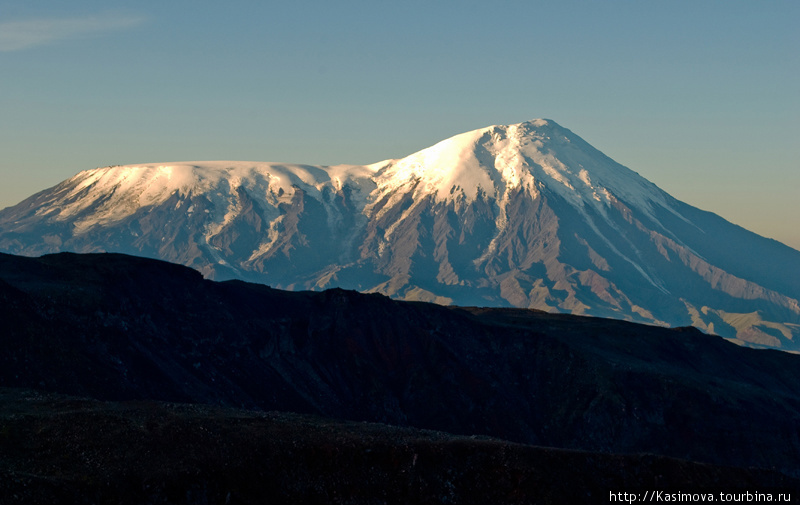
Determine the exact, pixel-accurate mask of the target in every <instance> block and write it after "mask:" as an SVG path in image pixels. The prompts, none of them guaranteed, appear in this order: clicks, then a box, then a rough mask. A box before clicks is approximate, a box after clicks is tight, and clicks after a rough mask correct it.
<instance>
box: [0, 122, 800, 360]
mask: <svg viewBox="0 0 800 505" xmlns="http://www.w3.org/2000/svg"><path fill="white" fill-rule="evenodd" d="M0 250H2V251H6V252H10V253H14V254H25V255H39V254H43V253H51V252H58V251H75V252H95V251H112V252H124V253H128V254H136V255H142V256H146V257H153V258H161V259H165V260H168V261H171V262H176V263H181V264H184V265H188V266H191V267H193V268H195V269H197V270H199V271H200V272H202V273H203V274H204V275H206V276H208V277H209V278H213V279H230V278H238V279H244V280H249V281H256V282H262V283H266V284H269V285H271V286H274V287H279V288H286V289H323V288H329V287H334V286H338V287H343V288H348V289H357V290H359V291H365V292H379V293H383V294H387V295H390V296H392V297H395V298H400V299H406V300H422V301H434V302H438V303H441V304H456V305H476V306H513V307H520V308H536V309H541V310H546V311H550V312H567V313H573V314H586V315H594V316H602V317H613V318H618V319H627V320H633V321H638V322H645V323H650V324H658V325H667V326H686V325H694V326H696V327H698V328H700V329H702V330H703V331H706V332H708V333H715V334H719V335H722V336H725V337H727V338H731V339H735V340H736V341H737V342H739V343H745V344H748V345H753V346H767V347H776V348H781V349H785V350H800V338H798V337H799V336H800V305H798V299H800V252H798V251H796V250H794V249H791V248H789V247H787V246H785V245H783V244H780V243H778V242H776V241H773V240H769V239H765V238H763V237H760V236H758V235H756V234H754V233H751V232H748V231H746V230H744V229H742V228H739V227H737V226H735V225H733V224H731V223H728V222H727V221H725V220H723V219H722V218H720V217H718V216H716V215H713V214H710V213H707V212H703V211H701V210H699V209H696V208H693V207H691V206H689V205H686V204H684V203H681V202H679V201H677V200H675V199H674V198H672V197H671V196H669V195H668V194H666V193H665V192H663V191H661V190H660V189H659V188H657V187H656V186H654V185H653V184H652V183H650V182H648V181H647V180H645V179H644V178H642V177H641V176H639V175H638V174H636V173H635V172H633V171H631V170H629V169H627V168H625V167H623V166H621V165H619V164H618V163H615V162H614V161H613V160H611V159H609V158H608V157H606V156H604V155H603V154H602V153H601V152H599V151H598V150H596V149H594V148H593V147H592V146H590V145H589V144H588V143H586V142H585V141H584V140H582V139H581V138H580V137H578V136H577V135H575V134H574V133H572V132H571V131H569V130H567V129H566V128H563V127H561V126H559V125H558V124H556V123H555V122H553V121H550V120H536V121H531V122H527V123H521V124H517V125H509V126H492V127H488V128H483V129H479V130H475V131H472V132H467V133H464V134H461V135H457V136H455V137H452V138H450V139H447V140H444V141H442V142H440V143H438V144H436V145H435V146H432V147H430V148H428V149H425V150H422V151H420V152H418V153H415V154H412V155H410V156H408V157H406V158H403V159H400V160H387V161H384V162H380V163H376V164H374V165H369V166H349V165H347V166H334V167H314V166H307V165H289V164H277V163H253V162H192V163H168V164H151V165H140V166H123V167H106V168H100V169H96V170H88V171H85V172H81V173H80V174H78V175H76V176H75V177H73V178H71V179H69V180H67V181H64V182H63V183H61V184H59V185H57V186H55V187H54V188H50V189H48V190H45V191H43V192H41V193H38V194H36V195H33V196H32V197H30V198H29V199H27V200H25V201H23V202H21V203H20V204H18V205H16V206H14V207H10V208H7V209H4V210H2V211H0Z"/></svg>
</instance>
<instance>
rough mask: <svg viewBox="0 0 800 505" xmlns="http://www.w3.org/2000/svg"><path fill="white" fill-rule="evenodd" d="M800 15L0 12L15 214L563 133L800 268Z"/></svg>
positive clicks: (693, 11)
mask: <svg viewBox="0 0 800 505" xmlns="http://www.w3.org/2000/svg"><path fill="white" fill-rule="evenodd" d="M798 27H800V2H797V1H796V0H788V1H768V0H765V1H762V2H754V1H746V2H745V1H736V0H725V1H703V0H695V1H669V2H643V1H640V0H637V1H614V0H605V1H601V0H594V1H581V2H579V1H550V2H537V1H524V2H516V1H501V0H493V1H482V2H472V1H464V0H461V1H436V0H428V1H425V2H417V1H413V0H411V1H409V0H406V1H403V2H383V1H376V0H372V1H363V2H361V1H340V2H336V1H313V2H311V1H302V0H298V1H294V2H280V3H278V2H255V1H253V2H245V1H229V2H226V3H223V2H204V1H191V2H189V1H182V0H169V1H159V2H155V1H140V2H121V1H118V0H103V1H94V0H83V1H81V0H76V1H73V2H53V1H37V0H24V1H22V0H4V1H3V2H2V3H1V4H0V149H1V150H0V178H2V184H0V207H5V206H8V205H13V204H15V203H17V202H18V201H20V200H22V199H23V198H24V197H26V196H28V195H30V194H32V193H34V192H35V191H38V190H40V189H44V188H46V187H50V186H52V185H54V184H56V183H58V182H60V181H61V180H63V179H66V178H68V177H71V176H72V175H74V174H75V173H77V172H79V171H81V170H84V169H88V168H94V167H98V166H105V165H111V164H128V163H144V162H160V161H165V162H166V161H184V160H186V161H188V160H212V159H234V160H254V161H284V162H297V163H312V164H336V163H372V162H375V161H379V160H382V159H386V158H398V157H402V156H405V155H407V154H411V153H412V152H415V151H417V150H419V149H422V148H424V147H427V146H429V145H431V144H433V143H435V142H437V141H439V140H442V139H444V138H447V137H450V136H452V135H454V134H457V133H460V132H463V131H467V130H472V129H475V128H479V127H483V126H488V125H491V124H509V123H517V122H521V121H525V120H528V119H533V118H538V117H545V118H550V119H554V120H555V121H557V122H558V123H560V124H561V125H562V126H565V127H567V128H570V129H571V130H572V131H574V132H575V133H576V134H578V135H580V136H581V137H583V138H584V139H585V140H586V141H588V142H589V143H591V144H592V145H594V146H595V147H597V148H598V149H600V150H601V151H603V152H604V153H606V154H607V155H609V156H610V157H612V158H613V159H615V160H616V161H618V162H620V163H622V164H624V165H626V166H628V167H630V168H632V169H633V170H636V171H637V172H639V173H640V174H642V175H643V176H645V177H647V178H648V179H650V180H651V181H653V182H654V183H656V184H657V185H659V186H660V187H661V188H663V189H664V190H666V191H668V192H670V193H671V194H673V195H674V196H675V197H677V198H679V199H681V200H684V201H686V202H687V203H690V204H692V205H695V206H697V207H700V208H702V209H706V210H711V211H713V212H716V213H718V214H720V215H722V216H723V217H725V218H726V219H728V220H730V221H733V222H734V223H737V224H739V225H742V226H744V227H746V228H748V229H751V230H753V231H756V232H758V233H760V234H762V235H765V236H769V237H772V238H776V239H778V240H781V241H783V242H785V243H787V244H789V245H792V246H793V247H795V248H798V249H800V226H798V223H797V220H798V216H800V197H798V193H800V29H798Z"/></svg>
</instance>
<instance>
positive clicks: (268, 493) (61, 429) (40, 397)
mask: <svg viewBox="0 0 800 505" xmlns="http://www.w3.org/2000/svg"><path fill="white" fill-rule="evenodd" d="M0 422H1V423H2V426H3V428H2V433H1V434H0V453H1V454H2V457H0V503H3V504H12V503H28V504H30V503H41V504H48V505H49V504H52V503H72V504H81V503H87V504H88V503H114V504H119V505H122V504H139V503H219V504H223V503H227V504H262V503H270V504H297V503H351V504H369V503H382V504H398V505H407V504H417V503H430V504H439V503H458V504H472V503H474V504H516V503H519V504H529V503H542V504H549V503H552V504H561V503H609V501H608V500H609V493H610V492H614V491H617V492H634V491H644V490H652V489H660V490H683V491H684V492H689V491H694V492H699V490H703V491H705V492H714V493H718V492H719V491H718V490H725V491H726V492H736V491H744V490H750V491H752V490H755V489H759V490H760V491H761V492H770V493H775V494H777V493H778V492H791V490H792V488H793V487H794V488H796V487H797V486H798V485H800V481H797V480H795V479H790V478H788V477H786V476H783V475H781V474H779V473H777V472H768V471H753V470H744V469H739V468H729V467H718V466H713V465H706V464H700V463H691V462H688V461H682V460H678V459H672V458H666V457H660V456H653V455H611V454H592V453H584V452H578V451H568V450H563V449H548V448H541V447H532V446H525V445H521V444H513V443H509V442H505V441H501V440H496V439H488V438H470V437H459V436H453V435H448V434H446V433H442V432H434V431H423V430H416V429H410V428H397V427H392V426H387V425H383V424H368V423H355V422H346V421H332V420H329V419H323V418H319V417H314V416H307V415H298V414H288V413H279V412H253V411H243V410H234V409H227V408H219V407H211V406H208V405H186V404H166V403H156V402H131V403H116V402H115V403H108V402H98V401H93V400H82V399H76V398H72V397H63V396H57V395H52V394H42V393H39V392H34V391H28V390H18V389H5V388H0Z"/></svg>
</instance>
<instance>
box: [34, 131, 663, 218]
mask: <svg viewBox="0 0 800 505" xmlns="http://www.w3.org/2000/svg"><path fill="white" fill-rule="evenodd" d="M63 185H64V187H65V190H66V194H65V193H64V192H59V193H57V194H58V195H59V201H58V202H52V203H56V204H57V205H56V207H57V208H58V212H57V214H55V215H53V214H51V215H50V217H52V218H54V219H56V220H67V219H74V218H76V217H78V216H80V215H81V214H82V213H83V211H85V210H87V209H90V208H91V209H92V213H91V218H88V219H89V220H87V221H81V219H80V218H78V222H77V223H76V227H77V228H78V229H81V228H86V227H89V226H91V225H94V224H102V223H107V222H113V221H116V220H120V219H123V218H125V217H126V216H129V215H131V214H133V213H134V212H136V211H137V209H139V208H141V207H145V206H152V205H159V204H161V203H163V202H165V201H166V200H167V199H168V198H170V197H171V196H172V195H173V194H175V193H178V194H179V196H181V197H186V196H187V195H193V196H198V195H205V196H206V197H207V198H208V199H209V200H210V201H211V202H212V203H213V204H214V208H215V209H218V212H220V211H221V209H225V211H224V214H225V216H228V217H230V216H231V215H233V214H232V213H235V211H236V208H235V207H236V202H237V201H238V198H237V193H238V191H239V189H240V188H242V189H245V190H246V191H247V193H248V195H249V196H250V197H251V198H254V199H255V200H256V201H257V202H259V203H260V204H262V205H263V206H265V207H272V208H274V207H276V206H277V205H278V204H279V203H281V202H284V201H287V199H288V198H290V197H291V195H292V194H293V193H294V190H295V188H300V189H302V190H303V191H304V192H305V193H306V194H308V195H309V196H311V197H313V198H315V199H317V200H319V201H323V200H324V199H323V197H322V192H323V191H325V190H326V188H329V189H330V190H332V191H334V192H337V191H341V190H342V188H343V187H344V186H348V187H349V188H351V190H354V191H351V192H350V196H351V198H352V200H353V202H354V203H356V204H357V205H359V206H360V207H361V210H362V211H363V212H364V213H365V214H367V215H372V214H373V212H372V207H373V205H375V204H376V203H377V202H379V201H382V202H384V203H386V202H387V199H388V205H382V208H383V209H387V208H391V207H392V204H393V203H396V202H394V201H395V200H397V201H399V199H401V198H403V197H404V195H407V194H408V193H411V196H412V199H413V201H414V202H415V203H416V204H418V203H421V202H422V201H424V200H426V199H429V198H433V199H434V200H435V201H438V202H447V201H453V202H454V203H455V205H456V206H457V207H459V206H461V205H463V204H466V203H469V202H471V201H473V200H475V199H476V198H479V197H480V198H489V199H492V200H494V201H496V203H497V206H498V209H499V221H500V223H499V224H500V225H501V226H502V221H503V215H504V214H503V213H504V206H505V202H507V200H508V198H509V195H511V193H512V192H514V191H516V190H518V189H519V190H523V191H525V192H527V193H529V194H531V196H533V197H536V196H538V195H539V192H540V190H541V189H543V188H546V189H547V190H548V191H549V192H551V193H554V194H556V195H558V196H559V197H561V198H563V199H564V200H565V201H567V202H569V203H570V204H571V205H573V206H575V207H576V208H577V209H578V210H579V211H580V212H581V213H582V214H586V212H585V208H586V207H587V206H591V207H593V208H594V209H595V210H596V212H594V213H593V214H600V215H605V214H606V212H607V209H608V208H609V207H610V206H611V205H612V204H613V203H614V202H616V201H622V202H623V203H624V204H625V205H627V206H629V207H631V208H636V209H638V210H640V211H642V212H644V213H645V214H646V215H648V216H650V217H652V216H653V212H652V211H653V205H654V204H655V205H658V206H660V207H666V208H669V205H668V203H667V197H666V195H665V193H663V192H662V191H661V190H659V189H658V188H657V187H656V186H655V185H653V184H652V183H650V182H649V181H647V180H645V179H644V178H642V177H641V176H639V175H638V174H636V173H635V172H633V171H631V170H629V169H627V168H625V167H623V166H622V165H619V164H618V163H616V162H614V161H613V160H611V159H609V158H608V157H606V156H604V155H603V154H602V153H600V152H599V151H597V150H595V149H593V148H591V146H589V145H588V144H587V143H586V142H584V141H583V140H582V139H581V138H580V137H578V136H576V135H575V134H573V133H572V132H571V131H569V130H567V129H566V128H562V127H561V126H559V125H558V124H556V123H555V122H553V121H551V120H546V119H538V120H534V121H529V122H526V123H520V124H515V125H495V126H489V127H486V128H480V129H477V130H473V131H470V132H466V133H462V134H459V135H456V136H454V137H451V138H449V139H446V140H443V141H441V142H439V143H437V144H436V145H434V146H431V147H429V148H427V149H423V150H421V151H419V152H417V153H414V154H411V155H409V156H407V157H405V158H403V159H400V160H387V161H383V162H379V163H375V164H372V165H364V166H362V165H335V166H312V165H299V164H286V163H269V162H244V161H197V162H177V163H158V164H143V165H127V166H114V167H105V168H98V169H94V170H87V171H84V172H81V173H79V174H77V175H76V176H75V177H73V178H72V179H70V180H68V181H65V182H64V183H63ZM50 212H52V210H51V211H50ZM378 212H379V213H380V210H379V211H378ZM228 217H224V216H216V219H215V220H216V221H217V222H218V223H223V222H225V221H227V219H228Z"/></svg>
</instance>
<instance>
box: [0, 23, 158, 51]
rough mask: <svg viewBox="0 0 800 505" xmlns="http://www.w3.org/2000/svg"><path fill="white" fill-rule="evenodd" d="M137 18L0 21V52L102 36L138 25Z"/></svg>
mask: <svg viewBox="0 0 800 505" xmlns="http://www.w3.org/2000/svg"><path fill="white" fill-rule="evenodd" d="M143 21H144V18H143V17H141V16H131V15H118V14H103V15H94V16H87V17H80V18H79V17H75V18H59V19H56V18H49V19H29V20H25V21H5V22H0V51H2V52H10V51H20V50H23V49H28V48H31V47H36V46H43V45H46V44H53V43H57V42H59V41H62V40H67V39H74V38H79V37H87V36H97V35H102V34H105V33H108V32H111V31H114V30H120V29H123V28H130V27H133V26H136V25H138V24H141V23H142V22H143Z"/></svg>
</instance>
